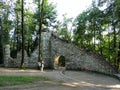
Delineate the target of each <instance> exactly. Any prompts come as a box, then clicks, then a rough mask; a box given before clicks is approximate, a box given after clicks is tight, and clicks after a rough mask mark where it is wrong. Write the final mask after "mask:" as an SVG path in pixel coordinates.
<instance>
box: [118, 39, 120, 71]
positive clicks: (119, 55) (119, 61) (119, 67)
mask: <svg viewBox="0 0 120 90" xmlns="http://www.w3.org/2000/svg"><path fill="white" fill-rule="evenodd" d="M118 50H119V51H118V58H117V71H119V69H120V41H119V46H118Z"/></svg>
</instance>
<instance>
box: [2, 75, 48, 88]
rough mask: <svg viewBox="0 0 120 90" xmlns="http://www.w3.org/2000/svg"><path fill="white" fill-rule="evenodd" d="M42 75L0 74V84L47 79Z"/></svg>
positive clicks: (8, 84) (16, 83)
mask: <svg viewBox="0 0 120 90" xmlns="http://www.w3.org/2000/svg"><path fill="white" fill-rule="evenodd" d="M49 80H50V79H49V78H48V77H43V76H0V86H11V85H22V84H28V83H33V82H37V81H49Z"/></svg>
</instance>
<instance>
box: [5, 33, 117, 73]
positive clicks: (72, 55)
mask: <svg viewBox="0 0 120 90" xmlns="http://www.w3.org/2000/svg"><path fill="white" fill-rule="evenodd" d="M24 53H25V62H24V66H25V67H28V68H37V66H38V47H37V48H36V50H35V51H34V52H33V53H32V54H31V57H28V56H27V53H26V52H24ZM58 55H60V56H65V59H66V69H72V70H82V69H83V70H91V71H97V72H103V73H114V72H115V71H114V69H113V68H112V67H111V66H110V65H109V64H108V63H107V62H106V61H105V60H104V59H103V58H102V56H100V55H97V54H95V53H92V52H87V51H85V50H82V49H80V48H78V47H77V46H75V45H74V44H72V43H67V42H65V41H62V40H60V39H59V38H57V37H56V36H51V33H50V32H49V33H48V32H43V33H42V57H43V61H44V66H45V68H54V59H55V57H56V56H58ZM20 62H21V52H19V53H18V54H17V58H16V59H12V58H11V57H10V46H9V45H7V46H6V47H5V59H4V66H5V67H19V66H20Z"/></svg>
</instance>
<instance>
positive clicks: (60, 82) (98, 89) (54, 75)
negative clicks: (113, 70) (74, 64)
mask: <svg viewBox="0 0 120 90" xmlns="http://www.w3.org/2000/svg"><path fill="white" fill-rule="evenodd" d="M0 75H12V76H21V75H23V76H25V75H26V76H28V75H29V76H47V77H49V78H51V79H52V80H53V81H44V82H43V81H42V82H41V81H39V82H37V83H32V84H27V85H16V86H7V87H0V90H120V82H119V81H118V80H117V79H115V78H111V77H109V76H105V75H100V74H95V73H88V72H76V71H66V72H65V74H62V72H61V71H44V72H40V71H38V70H25V71H20V70H17V69H16V70H15V69H5V68H0Z"/></svg>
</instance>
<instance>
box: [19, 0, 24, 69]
mask: <svg viewBox="0 0 120 90" xmlns="http://www.w3.org/2000/svg"><path fill="white" fill-rule="evenodd" d="M23 1H24V0H22V11H21V13H22V17H21V18H22V22H21V30H22V59H21V65H20V68H21V69H23V68H24V5H23V4H24V2H23Z"/></svg>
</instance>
